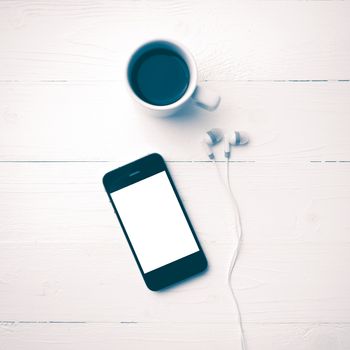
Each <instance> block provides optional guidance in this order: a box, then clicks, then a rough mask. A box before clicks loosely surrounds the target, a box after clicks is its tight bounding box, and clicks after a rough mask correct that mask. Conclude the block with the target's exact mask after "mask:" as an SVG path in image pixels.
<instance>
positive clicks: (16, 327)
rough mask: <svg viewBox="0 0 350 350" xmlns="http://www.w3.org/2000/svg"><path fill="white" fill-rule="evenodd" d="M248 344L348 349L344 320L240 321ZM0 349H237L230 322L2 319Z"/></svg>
mask: <svg viewBox="0 0 350 350" xmlns="http://www.w3.org/2000/svg"><path fill="white" fill-rule="evenodd" d="M246 334H247V341H248V346H249V349H261V350H268V349H279V350H295V349H299V350H329V349H342V350H348V349H349V345H348V344H349V342H350V326H349V325H348V324H345V325H341V324H335V325H332V324H281V325H252V324H249V325H247V326H246ZM0 338H1V339H2V343H1V349H16V350H27V349H32V348H35V349H36V350H47V349H48V348H50V349H52V350H56V349H59V350H75V349H86V350H93V349H96V348H99V349H100V350H112V349H113V350H114V349H125V350H129V349H145V348H147V349H164V348H167V349H169V350H173V349H174V350H178V349H179V348H181V349H191V350H197V349H198V350H203V349H208V350H211V349H213V348H218V349H232V348H235V347H236V348H239V335H238V332H237V327H236V326H235V325H234V324H226V323H219V324H213V323H209V324H206V323H188V324H182V323H170V324H169V323H156V324H152V323H146V324H142V323H137V324H134V323H132V324H95V323H94V324H90V323H89V324H57V323H56V324H52V323H44V324H23V323H20V324H18V323H15V324H9V323H8V324H6V323H3V324H1V326H0Z"/></svg>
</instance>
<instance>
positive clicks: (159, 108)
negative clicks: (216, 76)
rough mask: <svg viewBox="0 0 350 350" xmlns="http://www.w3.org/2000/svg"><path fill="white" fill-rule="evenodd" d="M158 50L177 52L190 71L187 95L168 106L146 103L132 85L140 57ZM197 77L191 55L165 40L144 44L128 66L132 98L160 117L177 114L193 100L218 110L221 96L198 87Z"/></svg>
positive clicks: (184, 49) (135, 52) (206, 107)
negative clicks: (133, 73) (134, 71)
mask: <svg viewBox="0 0 350 350" xmlns="http://www.w3.org/2000/svg"><path fill="white" fill-rule="evenodd" d="M158 48H165V49H168V50H171V51H173V52H175V53H176V54H177V55H179V56H180V57H181V58H182V59H183V60H184V61H185V63H186V65H187V67H188V71H189V82H188V87H187V89H186V91H185V93H184V94H183V95H182V96H181V97H180V98H179V99H178V100H176V101H175V102H173V103H171V104H167V105H154V104H151V103H149V102H147V101H144V100H143V99H142V98H140V97H139V96H138V95H137V94H136V93H135V91H134V90H133V87H132V84H131V73H132V69H133V67H134V65H135V63H136V62H137V61H138V59H139V58H140V56H142V55H143V54H145V53H146V52H148V51H150V50H154V49H158ZM197 77H198V73H197V67H196V63H195V61H194V58H193V56H192V55H191V53H190V52H189V51H188V50H187V49H186V48H184V47H183V46H182V45H181V44H179V43H176V42H174V41H170V40H165V39H158V40H152V41H148V42H146V43H144V44H143V45H142V46H140V47H139V48H138V49H136V50H135V51H134V53H133V54H132V55H131V57H130V59H129V61H128V65H127V85H128V88H129V91H130V93H131V95H132V97H133V98H134V100H135V101H136V102H137V103H138V104H139V105H140V106H141V107H142V108H143V109H144V110H146V111H148V112H151V113H152V114H153V115H156V116H159V117H163V116H168V115H170V114H173V113H175V112H176V111H178V110H179V109H180V108H181V107H183V106H184V105H185V104H187V103H189V102H190V101H191V99H193V100H194V102H195V103H196V104H197V105H198V106H200V107H202V108H204V109H206V110H209V111H213V110H215V109H216V108H217V106H218V105H219V103H220V96H218V95H217V94H216V93H215V92H213V91H210V90H209V89H207V88H206V87H203V86H200V85H198V82H197Z"/></svg>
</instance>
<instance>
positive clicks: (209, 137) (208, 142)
mask: <svg viewBox="0 0 350 350" xmlns="http://www.w3.org/2000/svg"><path fill="white" fill-rule="evenodd" d="M223 138H224V142H225V153H224V155H225V158H226V181H227V189H228V193H229V196H230V200H231V204H232V206H233V209H234V212H235V219H236V220H235V223H236V227H235V231H236V235H237V241H236V246H235V248H234V251H233V254H232V258H231V262H230V266H229V269H228V274H227V283H228V286H229V289H230V292H231V294H232V298H233V300H234V303H235V306H236V309H237V318H238V324H239V328H240V333H241V348H242V350H245V349H246V340H245V336H244V330H243V325H242V315H241V310H240V308H239V304H238V301H237V298H236V295H235V293H234V290H233V287H232V284H231V278H232V272H233V269H234V267H235V265H236V262H237V258H238V255H239V252H240V247H241V241H242V225H241V216H240V212H239V208H238V204H237V201H236V198H235V196H234V194H233V191H232V187H231V182H230V166H229V165H230V163H229V159H230V156H231V146H238V145H246V144H247V143H248V142H249V138H248V136H247V135H246V134H245V133H242V132H239V131H234V132H233V133H232V134H231V135H225V136H223V132H222V131H221V130H220V129H211V130H209V131H208V132H207V133H206V134H205V136H204V138H203V143H204V145H205V147H206V153H207V155H208V157H209V159H210V160H211V161H212V162H213V163H214V165H215V168H216V170H217V172H218V175H219V178H220V180H221V182H222V184H223V185H224V186H225V187H226V184H225V180H224V179H223V178H222V176H221V173H220V169H219V168H218V166H217V163H216V159H215V155H214V152H213V146H215V145H216V144H218V143H219V142H220V141H221V140H222V139H223Z"/></svg>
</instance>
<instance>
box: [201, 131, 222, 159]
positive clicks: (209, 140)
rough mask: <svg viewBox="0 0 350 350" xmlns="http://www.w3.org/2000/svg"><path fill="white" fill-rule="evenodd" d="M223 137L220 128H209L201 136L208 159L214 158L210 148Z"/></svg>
mask: <svg viewBox="0 0 350 350" xmlns="http://www.w3.org/2000/svg"><path fill="white" fill-rule="evenodd" d="M222 138H223V133H222V131H221V130H220V129H211V130H209V131H207V132H206V133H205V136H204V138H203V145H204V146H205V148H206V152H207V154H208V157H209V159H214V158H215V156H214V153H213V150H212V146H214V145H216V144H217V143H219V142H220V141H221V140H222Z"/></svg>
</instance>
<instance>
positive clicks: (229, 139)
mask: <svg viewBox="0 0 350 350" xmlns="http://www.w3.org/2000/svg"><path fill="white" fill-rule="evenodd" d="M248 142H249V138H248V136H247V135H246V134H245V133H244V132H239V131H234V132H233V134H232V135H225V157H226V158H230V155H231V146H239V145H245V144H247V143H248Z"/></svg>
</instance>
